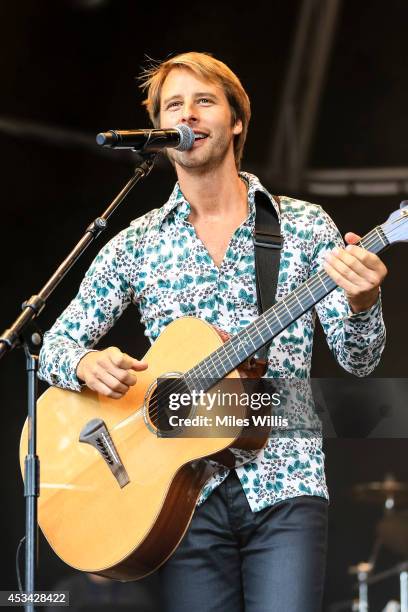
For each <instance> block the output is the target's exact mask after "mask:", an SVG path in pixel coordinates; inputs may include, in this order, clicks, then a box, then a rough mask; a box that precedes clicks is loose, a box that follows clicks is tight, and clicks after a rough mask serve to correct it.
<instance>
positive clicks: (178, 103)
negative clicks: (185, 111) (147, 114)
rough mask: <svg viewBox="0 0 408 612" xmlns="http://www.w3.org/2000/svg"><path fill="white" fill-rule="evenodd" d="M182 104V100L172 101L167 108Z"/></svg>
mask: <svg viewBox="0 0 408 612" xmlns="http://www.w3.org/2000/svg"><path fill="white" fill-rule="evenodd" d="M180 104H181V102H179V101H175V102H170V103H169V104H168V105H167V107H166V108H167V109H169V108H174V107H177V106H179V105H180Z"/></svg>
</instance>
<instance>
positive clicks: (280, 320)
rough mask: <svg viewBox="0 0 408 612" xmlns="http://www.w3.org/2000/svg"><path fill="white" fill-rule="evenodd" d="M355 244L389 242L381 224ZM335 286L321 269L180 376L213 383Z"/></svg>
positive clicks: (374, 248)
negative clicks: (207, 380)
mask: <svg viewBox="0 0 408 612" xmlns="http://www.w3.org/2000/svg"><path fill="white" fill-rule="evenodd" d="M358 246H361V247H363V248H364V249H366V250H367V251H370V252H372V253H379V252H381V251H383V250H384V249H385V248H386V247H387V246H388V241H387V239H386V237H385V234H384V232H383V231H382V229H381V227H380V226H378V227H376V228H374V229H373V230H372V231H371V232H369V233H368V234H366V236H364V238H362V240H361V241H360V242H359V243H358ZM336 286H337V285H336V283H335V282H334V281H333V280H332V279H331V278H330V276H329V275H328V274H327V273H326V272H325V270H320V272H317V273H316V274H314V275H313V276H311V277H310V278H309V279H308V280H307V281H305V282H304V283H302V284H301V285H299V287H297V288H296V289H295V290H294V291H292V292H291V293H290V294H289V295H287V296H286V297H285V298H284V299H282V300H279V301H278V302H276V304H274V306H272V307H271V308H269V309H268V310H267V311H266V312H264V313H263V314H262V315H260V316H259V317H258V318H257V319H255V321H253V322H252V323H251V324H250V325H248V326H247V327H246V328H245V329H243V330H242V331H240V332H239V333H238V334H236V335H235V336H233V337H232V338H231V339H230V340H228V341H227V342H225V343H224V344H223V345H222V346H221V347H220V348H218V349H217V350H216V351H214V352H213V353H211V354H210V355H209V356H208V357H206V358H205V359H204V360H203V361H201V362H200V363H199V364H197V365H196V366H195V367H194V368H192V369H191V370H189V371H188V372H186V373H185V374H184V377H183V378H184V379H185V382H186V383H187V385H188V386H189V387H190V386H191V384H190V385H189V381H190V383H192V384H193V386H194V387H196V386H197V380H202V379H211V381H212V384H214V383H215V382H216V381H219V380H221V379H222V378H224V376H226V375H227V374H228V373H229V372H231V371H232V370H234V369H235V368H236V367H238V366H239V365H240V364H241V363H242V362H243V361H245V359H247V358H248V357H250V356H251V355H253V354H254V353H256V351H258V350H259V349H260V348H261V347H262V346H264V345H265V344H267V343H268V342H269V341H270V340H272V339H273V338H275V336H277V335H278V334H279V333H280V332H282V331H283V330H284V329H286V328H287V327H288V326H289V325H290V324H291V323H293V322H294V321H296V319H298V318H299V317H301V316H302V315H303V314H304V313H305V312H307V311H308V310H310V309H311V308H313V306H314V305H315V304H317V302H319V301H320V300H322V299H323V298H324V297H325V296H326V295H328V294H329V293H330V292H331V291H333V289H335V288H336Z"/></svg>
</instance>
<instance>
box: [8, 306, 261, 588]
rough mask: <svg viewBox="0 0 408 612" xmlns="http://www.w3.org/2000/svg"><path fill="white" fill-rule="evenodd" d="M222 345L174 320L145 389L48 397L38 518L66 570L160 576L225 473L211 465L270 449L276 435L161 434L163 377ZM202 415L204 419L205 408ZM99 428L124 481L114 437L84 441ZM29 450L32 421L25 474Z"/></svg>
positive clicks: (41, 422) (42, 408)
mask: <svg viewBox="0 0 408 612" xmlns="http://www.w3.org/2000/svg"><path fill="white" fill-rule="evenodd" d="M222 344H223V342H222V340H221V338H220V336H219V335H218V333H217V332H216V331H215V330H214V328H213V327H212V326H211V325H209V324H208V323H206V322H204V321H202V320H200V319H195V318H193V317H186V318H181V319H178V320H176V321H174V322H173V323H171V324H169V325H168V326H167V327H166V329H165V330H164V331H163V333H162V334H161V335H160V337H159V338H158V339H157V341H156V342H155V343H154V345H153V346H152V347H151V348H150V349H149V351H148V352H147V353H146V355H145V357H144V359H145V360H146V361H147V362H148V364H149V367H148V369H147V370H145V371H143V372H138V374H137V377H138V382H137V384H136V385H135V386H134V387H131V388H130V390H129V392H128V393H127V394H126V395H125V396H124V397H123V398H122V399H120V400H113V399H110V398H107V397H104V396H101V395H99V394H97V393H94V392H93V391H90V390H88V389H84V390H83V391H82V392H81V393H76V392H73V391H66V390H62V389H58V388H56V387H51V388H50V389H48V390H47V391H46V392H45V393H44V394H43V395H42V396H41V398H40V399H39V401H38V412H37V429H38V433H37V454H38V455H39V458H40V496H39V499H38V520H39V525H40V527H41V529H42V531H43V533H44V535H45V537H46V539H47V540H48V542H49V544H50V545H51V547H52V548H53V549H54V551H55V552H56V553H57V555H58V556H59V557H61V559H62V560H63V561H65V562H66V563H67V564H69V565H71V566H72V567H74V568H76V569H79V570H82V571H86V572H92V573H96V574H101V575H103V576H107V577H110V578H115V579H118V580H135V579H138V578H142V577H143V576H146V575H147V574H149V573H151V572H153V571H154V570H156V569H157V568H158V567H159V566H160V565H161V564H162V563H164V561H166V559H167V558H168V557H169V556H170V555H171V553H172V552H173V551H174V550H175V548H176V547H177V545H178V544H179V542H180V540H181V538H182V537H183V535H184V533H185V531H186V529H187V527H188V525H189V523H190V521H191V518H192V515H193V513H194V509H195V506H196V502H197V499H198V497H199V494H200V491H201V489H202V486H203V485H204V483H205V482H206V480H207V479H208V478H209V477H210V476H211V474H212V473H213V472H214V471H215V470H216V469H217V468H216V466H215V465H214V464H213V463H212V462H208V461H206V460H205V459H208V458H214V459H217V460H219V461H221V462H223V463H224V464H225V465H228V466H229V467H233V463H232V464H230V465H229V463H228V462H229V461H231V459H233V454H232V453H231V452H230V451H229V450H228V449H229V448H231V447H235V448H242V449H246V450H253V451H254V452H255V451H257V450H258V449H259V448H261V447H262V446H263V445H264V444H265V442H266V439H267V436H268V432H267V431H265V436H264V437H263V438H262V437H260V436H259V435H258V436H256V437H254V438H253V439H251V438H249V437H245V436H244V437H242V429H240V428H237V430H236V432H235V431H233V434H231V428H230V429H228V430H226V431H227V432H228V435H226V436H225V437H222V438H221V437H219V435H220V434H219V428H218V430H217V432H215V431H214V435H213V436H211V435H209V436H208V437H203V436H201V437H190V438H187V437H176V438H174V437H158V435H157V431H155V430H154V426H152V420H151V419H150V417H151V412H149V409H148V408H146V407H145V408H143V407H144V404H146V406H148V400H146V397H149V388H151V386H152V385H153V386H154V383H155V381H156V380H157V378H159V377H161V376H163V375H164V374H166V373H169V372H180V373H184V372H186V371H188V370H189V369H191V368H192V367H194V366H195V365H196V364H198V363H199V362H200V361H201V360H203V359H204V358H205V357H207V356H208V355H210V354H211V353H212V352H213V351H215V350H216V349H218V348H219V347H220V346H221V345H222ZM231 377H232V378H239V373H238V371H237V370H234V371H233V372H231V374H229V375H228V377H227V378H226V379H224V382H227V383H228V379H229V378H231ZM230 382H231V381H230ZM221 384H223V381H222V382H221V383H219V385H221ZM234 384H237V381H235V382H234ZM235 390H236V387H235ZM202 410H203V414H204V413H205V412H206V410H205V407H203V408H202ZM207 414H208V412H207ZM238 416H245V414H242V415H239V414H238ZM95 419H98V421H95ZM90 422H91V425H92V424H95V423H103V425H104V426H105V428H106V429H105V430H104V431H105V433H106V430H107V432H108V433H107V435H108V442H109V436H110V441H111V443H112V442H113V445H114V448H115V449H116V450H115V452H116V454H117V455H118V456H119V458H120V461H121V463H122V464H123V468H124V470H125V475H126V478H125V481H123V480H122V481H120V478H119V477H117V476H115V474H114V473H113V471H112V467H111V466H112V464H115V462H114V461H111V464H108V462H107V461H106V457H105V458H104V456H103V453H102V452H101V451H100V448H103V449H105V451H106V448H107V447H106V445H105V446H103V444H104V441H105V442H106V439H107V438H106V435H104V434H100V435H99V434H98V436H99V437H98V436H97V444H100V445H101V447H98V446H95V445H92V444H91V443H90V442H89V438H88V440H84V439H82V441H80V436H81V435H83V434H84V431H85V430H86V429H87V427H88V430H90V429H91V430H92V427H90V426H89V425H88V424H89V423H90ZM98 431H99V430H98ZM101 431H102V430H101ZM88 433H89V431H88ZM235 434H236V435H235ZM92 435H93V434H92V432H91V434H90V436H91V438H92ZM95 435H96V434H95ZM101 436H102V437H101ZM240 436H241V437H240ZM98 440H99V441H98ZM101 440H102V441H101ZM86 441H88V443H84V442H86ZM111 446H112V444H108V447H109V448H110V447H111ZM26 449H27V422H26V423H25V426H24V429H23V432H22V437H21V443H20V463H21V470H22V473H24V458H25V455H26ZM225 449H227V450H225ZM108 450H109V449H108ZM121 477H122V478H123V473H122V474H121ZM126 479H127V480H126Z"/></svg>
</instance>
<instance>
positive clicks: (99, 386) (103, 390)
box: [88, 378, 122, 399]
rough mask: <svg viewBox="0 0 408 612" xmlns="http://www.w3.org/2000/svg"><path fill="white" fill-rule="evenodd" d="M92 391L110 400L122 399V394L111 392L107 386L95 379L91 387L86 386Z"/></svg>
mask: <svg viewBox="0 0 408 612" xmlns="http://www.w3.org/2000/svg"><path fill="white" fill-rule="evenodd" d="M88 386H89V388H90V389H92V391H96V392H97V393H100V394H101V395H105V396H106V397H111V398H112V399H120V398H121V397H122V393H117V392H116V391H112V389H110V388H109V387H108V386H107V385H105V384H104V383H103V382H102V381H100V380H98V379H97V378H96V379H95V380H94V382H93V383H92V385H88Z"/></svg>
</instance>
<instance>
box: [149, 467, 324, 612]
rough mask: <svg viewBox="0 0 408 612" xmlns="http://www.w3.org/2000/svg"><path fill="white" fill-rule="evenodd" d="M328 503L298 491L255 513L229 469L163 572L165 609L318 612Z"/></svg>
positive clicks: (184, 611) (172, 611)
mask: <svg viewBox="0 0 408 612" xmlns="http://www.w3.org/2000/svg"><path fill="white" fill-rule="evenodd" d="M326 540H327V501H326V500H325V499H323V498H321V497H311V496H301V497H295V498H292V499H288V500H286V501H283V502H279V503H277V504H275V505H274V506H271V507H269V508H265V509H264V510H261V511H260V512H252V511H251V509H250V507H249V505H248V502H247V499H246V497H245V494H244V492H243V490H242V486H241V484H240V482H239V480H238V477H237V476H236V473H235V471H232V472H231V473H230V474H229V476H228V478H227V479H226V480H225V481H224V482H223V483H222V484H221V485H220V486H219V487H218V488H217V489H216V490H215V491H213V492H212V493H211V495H210V497H209V498H208V499H207V500H206V501H205V502H204V503H203V504H202V505H201V506H200V507H199V508H198V509H197V510H196V512H195V514H194V517H193V520H192V522H191V524H190V527H189V528H188V530H187V532H186V534H185V536H184V538H183V540H182V541H181V544H180V546H179V547H178V548H177V550H176V552H175V553H174V554H173V555H172V556H171V557H170V559H169V560H168V561H167V562H166V563H165V564H164V565H163V566H162V568H161V569H160V582H161V595H162V598H163V609H164V610H165V611H166V612H243V611H244V610H245V612H319V611H320V610H321V601H322V593H323V582H324V573H325V565H326Z"/></svg>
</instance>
